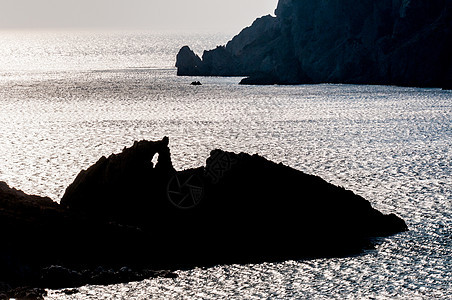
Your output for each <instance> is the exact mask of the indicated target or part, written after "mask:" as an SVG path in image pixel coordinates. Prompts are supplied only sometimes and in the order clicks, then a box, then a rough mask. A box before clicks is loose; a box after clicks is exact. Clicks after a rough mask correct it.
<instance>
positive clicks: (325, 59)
mask: <svg viewBox="0 0 452 300" xmlns="http://www.w3.org/2000/svg"><path fill="white" fill-rule="evenodd" d="M275 14H276V17H272V16H265V17H262V18H259V19H257V20H256V21H255V22H254V23H253V24H252V25H251V26H250V27H248V28H245V29H244V30H243V31H242V32H241V33H240V34H238V35H237V36H236V37H234V38H233V39H232V40H231V41H230V42H228V43H227V45H226V46H221V47H217V48H216V49H214V50H210V51H204V54H203V56H202V59H201V58H199V57H198V56H197V55H196V54H195V53H193V51H191V50H190V49H189V48H188V47H187V46H185V47H183V48H182V49H181V50H180V52H179V54H178V55H177V62H176V66H177V68H178V75H190V76H199V75H202V76H250V77H249V78H246V79H244V80H243V81H242V83H245V84H275V83H276V84H296V83H356V84H387V85H388V84H389V85H404V86H422V87H442V88H448V89H450V88H451V87H452V56H451V55H450V53H452V1H450V0H432V1H420V0H395V1H393V0H381V1H372V0H363V1H352V0H319V1H311V0H280V1H279V3H278V7H277V9H276V11H275Z"/></svg>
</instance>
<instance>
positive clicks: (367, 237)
mask: <svg viewBox="0 0 452 300" xmlns="http://www.w3.org/2000/svg"><path fill="white" fill-rule="evenodd" d="M168 143H169V140H168V138H164V139H162V140H161V141H154V142H150V141H140V142H135V144H134V145H133V146H132V147H130V148H125V149H124V150H123V152H122V153H120V154H112V155H110V156H109V157H108V158H105V157H102V158H101V159H100V160H99V161H98V162H97V163H96V164H94V165H93V166H91V167H90V168H88V169H87V170H84V171H82V172H80V174H79V175H78V176H77V178H76V179H75V181H74V182H73V183H72V184H71V185H70V186H69V187H68V188H67V190H66V193H65V195H64V196H63V198H62V200H61V204H58V203H56V202H53V201H52V200H51V199H49V198H45V197H39V196H31V195H26V194H25V193H23V192H21V191H18V190H15V189H13V188H9V187H8V186H7V185H6V184H5V183H1V184H0V205H1V206H0V225H1V227H0V228H1V229H2V237H3V241H4V245H6V246H5V247H2V249H1V250H0V263H1V266H2V268H1V272H0V282H1V281H3V282H6V283H7V284H9V285H10V287H14V286H23V285H30V286H35V287H52V288H63V287H76V286H80V285H83V284H109V283H118V282H127V281H130V280H140V279H144V278H150V277H159V276H164V277H174V276H177V275H175V274H174V273H172V272H170V271H152V270H159V269H167V270H176V269H181V268H191V267H195V266H213V265H217V264H229V263H256V262H264V261H283V260H287V259H305V258H312V257H335V256H347V255H354V254H359V253H361V252H362V251H363V250H364V249H371V248H372V247H373V239H372V237H376V236H388V235H391V234H395V233H398V232H401V231H405V230H407V227H406V224H405V222H404V221H403V220H402V219H400V218H399V217H397V216H395V215H393V214H390V215H383V214H382V213H380V212H379V211H377V210H375V209H373V208H372V207H371V205H370V203H369V202H368V201H367V200H365V199H363V198H362V197H360V196H357V195H355V194H354V193H353V192H351V191H347V190H345V189H343V188H341V187H337V186H334V185H331V184H329V183H327V182H325V181H324V180H322V179H321V178H319V177H317V176H312V175H307V174H304V173H303V172H300V171H297V170H295V169H292V168H289V167H287V166H284V165H282V164H276V163H273V162H271V161H268V160H266V159H265V158H263V157H261V156H259V155H249V154H245V153H240V154H235V153H231V152H225V151H222V150H214V151H212V153H211V155H210V157H209V158H208V159H207V162H206V166H205V167H200V168H195V169H188V170H184V171H176V170H175V169H174V168H173V167H172V162H171V156H170V150H169V147H168ZM156 154H158V155H159V159H158V163H157V164H156V165H155V166H154V165H153V164H152V162H151V160H152V158H153V157H154V155H156ZM0 292H1V291H0Z"/></svg>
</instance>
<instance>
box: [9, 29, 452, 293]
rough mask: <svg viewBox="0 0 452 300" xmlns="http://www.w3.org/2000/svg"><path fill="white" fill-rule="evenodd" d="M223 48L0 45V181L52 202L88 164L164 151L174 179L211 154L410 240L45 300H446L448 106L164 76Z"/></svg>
mask: <svg viewBox="0 0 452 300" xmlns="http://www.w3.org/2000/svg"><path fill="white" fill-rule="evenodd" d="M231 37H232V35H227V34H177V33H169V32H166V33H162V32H161V33H155V32H95V33H93V32H76V31H72V32H38V31H35V32H23V31H22V32H21V31H16V32H13V31H9V32H0V180H1V181H6V182H7V183H8V184H9V185H10V186H13V187H15V188H18V189H21V190H24V191H25V192H27V193H33V194H39V195H42V196H48V197H50V198H52V199H54V200H55V201H59V199H60V198H61V196H62V195H63V193H64V190H65V188H66V187H67V186H68V185H69V184H70V183H71V182H72V181H73V180H74V178H75V176H76V175H77V174H78V172H79V171H80V170H82V169H86V168H88V167H89V166H90V165H91V164H93V163H95V162H96V161H97V160H98V159H99V158H100V157H101V156H103V155H105V156H108V155H109V154H111V153H118V152H120V151H121V150H122V149H123V148H124V147H129V146H131V145H132V144H133V141H135V140H141V139H150V140H154V139H161V138H162V137H164V136H169V138H170V148H171V153H172V160H173V164H174V166H175V167H176V168H177V169H184V168H188V167H196V166H200V165H204V163H205V160H206V158H207V157H208V156H209V153H210V151H211V150H213V149H215V148H221V149H224V150H229V151H235V152H241V151H244V152H248V153H259V154H260V155H263V156H265V157H266V158H268V159H271V160H273V161H275V162H282V163H284V164H286V165H289V166H291V167H293V168H296V169H298V170H302V171H304V172H307V173H310V174H315V175H318V176H321V177H323V178H324V179H325V180H327V181H329V182H331V183H334V184H336V185H340V186H343V187H345V188H347V189H350V190H352V191H354V192H355V193H357V194H359V195H361V196H363V197H365V198H366V199H368V200H369V201H370V202H371V204H372V206H373V207H375V208H377V209H379V210H381V211H382V212H384V213H396V214H397V215H399V216H401V217H402V218H403V219H405V220H406V222H407V224H408V226H409V229H410V231H408V232H406V233H401V234H397V235H395V236H391V237H388V238H382V239H378V245H377V247H376V249H375V250H369V251H366V252H364V253H363V254H362V255H359V256H354V257H348V258H332V259H315V260H305V261H285V262H281V263H263V264H250V265H222V266H216V267H213V268H196V269H192V270H180V271H177V273H178V274H179V277H178V278H176V279H149V280H143V281H140V282H132V283H128V284H117V285H110V286H84V287H81V288H79V289H78V292H77V293H75V294H73V295H65V294H64V293H62V292H61V291H58V290H49V295H48V297H47V298H48V299H65V298H66V299H220V298H221V299H226V298H227V299H344V298H349V299H452V92H451V91H443V90H440V89H425V88H406V87H394V86H358V85H331V84H320V85H296V86H241V85H238V82H239V81H240V79H241V78H235V77H229V78H218V77H211V78H202V77H177V76H176V69H175V68H174V64H175V56H176V54H177V51H178V49H179V48H180V47H181V46H183V45H190V46H192V48H193V49H195V50H196V51H197V53H201V52H200V51H201V50H202V49H211V48H214V47H215V46H217V45H222V44H225V43H226V42H227V40H229V39H230V38H231ZM195 80H199V81H201V82H202V84H203V85H201V86H191V85H190V83H191V82H192V81H195ZM293 238H294V239H300V240H301V241H302V239H303V237H302V236H294V237H293ZM87 246H89V245H87ZM187 247H189V245H187ZM58 251H64V249H55V252H58Z"/></svg>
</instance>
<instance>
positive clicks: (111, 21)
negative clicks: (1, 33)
mask: <svg viewBox="0 0 452 300" xmlns="http://www.w3.org/2000/svg"><path fill="white" fill-rule="evenodd" d="M277 2H278V0H0V29H8V28H112V29H135V28H137V29H151V30H153V29H155V30H189V31H197V30H198V31H200V30H203V31H238V30H240V29H241V28H243V27H245V26H248V25H250V24H251V23H252V21H253V20H254V19H255V18H257V17H260V16H263V15H266V14H273V12H274V10H275V8H276V5H277Z"/></svg>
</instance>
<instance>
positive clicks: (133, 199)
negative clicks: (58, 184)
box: [61, 138, 175, 224]
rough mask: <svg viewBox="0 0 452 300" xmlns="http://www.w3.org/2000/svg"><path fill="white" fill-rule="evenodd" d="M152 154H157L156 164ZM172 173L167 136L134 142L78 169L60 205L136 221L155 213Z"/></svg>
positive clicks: (123, 220)
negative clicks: (88, 165)
mask: <svg viewBox="0 0 452 300" xmlns="http://www.w3.org/2000/svg"><path fill="white" fill-rule="evenodd" d="M154 155H158V162H157V164H156V165H155V166H154V165H153V163H152V159H153V157H154ZM174 172H175V171H174V169H173V167H172V164H171V159H170V151H169V148H168V138H164V139H162V140H161V141H156V142H149V141H140V142H135V143H134V144H133V146H132V147H131V148H125V149H124V150H123V151H122V153H120V154H112V155H110V156H109V157H108V158H105V157H102V158H101V159H99V161H98V162H97V163H96V164H94V165H93V166H91V167H90V168H88V169H87V170H86V171H85V170H84V171H81V172H80V174H79V175H78V176H77V178H76V179H75V181H74V182H73V183H72V184H70V185H69V187H68V188H67V189H66V192H65V194H64V195H63V198H62V199H61V205H62V206H65V207H68V208H70V209H71V210H75V211H83V212H85V213H88V214H90V215H95V216H96V217H98V218H99V217H100V218H103V219H107V220H114V221H117V222H119V223H125V224H136V223H137V224H139V223H140V221H141V220H146V219H147V218H151V217H152V214H158V209H157V208H156V207H155V205H158V204H159V199H162V198H164V197H166V194H165V193H166V191H165V187H166V183H167V182H168V178H169V176H170V175H171V174H172V173H174Z"/></svg>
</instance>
